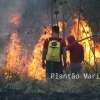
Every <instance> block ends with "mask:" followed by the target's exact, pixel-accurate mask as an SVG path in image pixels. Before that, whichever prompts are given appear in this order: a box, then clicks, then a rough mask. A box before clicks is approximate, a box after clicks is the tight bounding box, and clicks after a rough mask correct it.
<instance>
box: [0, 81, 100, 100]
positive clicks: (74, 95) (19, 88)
mask: <svg viewBox="0 0 100 100" xmlns="http://www.w3.org/2000/svg"><path fill="white" fill-rule="evenodd" d="M6 82H7V81H6ZM6 82H5V84H4V83H3V84H2V86H0V87H1V88H0V100H100V80H66V81H65V80H62V81H57V82H55V83H54V82H53V83H50V82H49V83H47V82H43V81H32V80H30V81H29V80H19V81H16V82H11V81H10V82H7V83H6Z"/></svg>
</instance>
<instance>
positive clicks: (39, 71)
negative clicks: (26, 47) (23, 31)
mask: <svg viewBox="0 0 100 100" xmlns="http://www.w3.org/2000/svg"><path fill="white" fill-rule="evenodd" d="M43 33H45V34H42V35H41V37H40V39H39V41H38V43H37V44H36V45H35V47H34V50H33V54H32V58H31V61H30V62H29V65H28V76H29V77H31V78H33V79H38V80H42V79H45V70H44V69H43V67H42V51H43V44H44V40H45V39H48V38H49V37H51V28H50V26H47V27H45V28H44V29H43Z"/></svg>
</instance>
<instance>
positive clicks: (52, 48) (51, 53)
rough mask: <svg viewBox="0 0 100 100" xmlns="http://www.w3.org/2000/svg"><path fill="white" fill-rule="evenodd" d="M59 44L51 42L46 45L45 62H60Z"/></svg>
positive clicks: (55, 41)
mask: <svg viewBox="0 0 100 100" xmlns="http://www.w3.org/2000/svg"><path fill="white" fill-rule="evenodd" d="M60 48H61V43H60V41H58V40H51V41H49V43H48V51H47V54H46V60H47V61H53V62H60V53H61V49H60Z"/></svg>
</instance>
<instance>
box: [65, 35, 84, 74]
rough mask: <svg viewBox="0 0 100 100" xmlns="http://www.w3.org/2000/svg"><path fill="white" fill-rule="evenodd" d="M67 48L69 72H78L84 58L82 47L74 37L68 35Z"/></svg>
mask: <svg viewBox="0 0 100 100" xmlns="http://www.w3.org/2000/svg"><path fill="white" fill-rule="evenodd" d="M67 41H68V46H67V50H69V51H70V69H71V73H80V71H81V68H82V66H81V63H82V61H83V60H84V48H83V46H82V45H81V44H79V43H78V42H77V41H76V40H75V37H74V36H72V35H70V36H68V37H67Z"/></svg>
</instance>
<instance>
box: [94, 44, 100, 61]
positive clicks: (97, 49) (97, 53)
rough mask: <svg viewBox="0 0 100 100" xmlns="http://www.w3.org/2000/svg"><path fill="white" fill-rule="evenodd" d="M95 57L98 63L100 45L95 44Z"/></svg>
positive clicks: (99, 59)
mask: <svg viewBox="0 0 100 100" xmlns="http://www.w3.org/2000/svg"><path fill="white" fill-rule="evenodd" d="M95 56H96V58H97V62H100V44H97V45H96V48H95Z"/></svg>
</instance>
